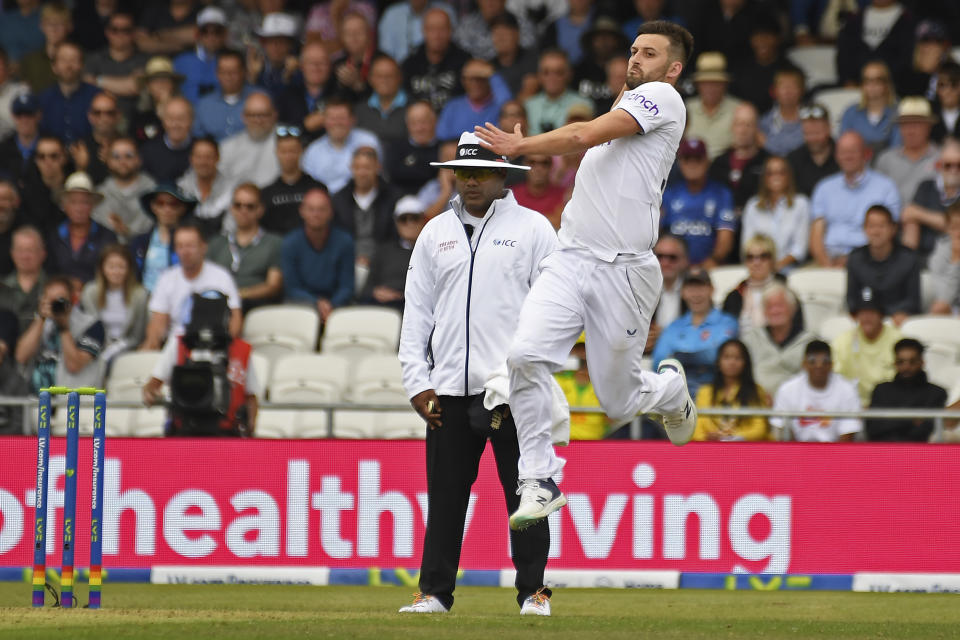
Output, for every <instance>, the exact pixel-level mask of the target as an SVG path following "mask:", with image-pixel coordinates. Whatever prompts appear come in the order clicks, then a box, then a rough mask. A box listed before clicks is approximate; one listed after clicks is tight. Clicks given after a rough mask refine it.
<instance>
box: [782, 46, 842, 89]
mask: <svg viewBox="0 0 960 640" xmlns="http://www.w3.org/2000/svg"><path fill="white" fill-rule="evenodd" d="M787 58H788V59H789V60H790V62H792V63H793V64H795V65H797V66H798V67H800V69H801V70H802V71H803V75H805V76H806V78H807V88H808V89H813V88H815V87H818V86H821V85H831V84H836V83H837V64H836V60H837V48H836V47H835V46H833V45H817V46H813V47H794V48H792V49H790V50H789V51H787Z"/></svg>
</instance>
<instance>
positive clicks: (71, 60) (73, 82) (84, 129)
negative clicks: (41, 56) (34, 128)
mask: <svg viewBox="0 0 960 640" xmlns="http://www.w3.org/2000/svg"><path fill="white" fill-rule="evenodd" d="M53 73H54V75H56V77H57V82H56V84H54V85H53V86H52V87H50V88H49V89H47V90H46V91H44V92H43V93H41V94H40V95H39V96H38V99H39V100H40V111H42V112H43V118H42V119H41V120H40V130H41V131H43V132H44V133H49V134H51V135H55V136H57V137H59V138H60V139H62V140H63V141H65V142H66V143H67V144H70V143H73V142H76V141H77V140H81V139H83V138H84V137H86V136H88V135H90V133H91V131H92V127H91V126H90V120H89V118H88V116H87V113H88V112H89V110H90V104H91V103H92V102H93V97H94V96H95V95H97V94H98V93H100V89H99V88H97V87H96V86H94V85H92V84H89V83H87V82H84V81H83V50H81V49H80V47H78V46H77V45H75V44H73V43H72V42H62V43H60V44H59V45H57V48H56V50H55V51H54V54H53Z"/></svg>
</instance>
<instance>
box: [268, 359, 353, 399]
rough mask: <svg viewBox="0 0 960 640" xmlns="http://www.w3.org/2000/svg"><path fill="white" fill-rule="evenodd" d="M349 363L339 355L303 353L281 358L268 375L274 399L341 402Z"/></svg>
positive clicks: (346, 381) (271, 397)
mask: <svg viewBox="0 0 960 640" xmlns="http://www.w3.org/2000/svg"><path fill="white" fill-rule="evenodd" d="M349 368H350V363H349V362H348V361H347V359H346V358H344V357H342V356H338V355H330V354H319V353H305V354H294V355H287V356H284V357H282V358H280V359H279V360H278V361H277V362H276V364H275V365H274V368H273V374H272V375H271V377H270V385H269V395H270V399H271V400H272V401H273V402H315V403H332V402H341V401H342V400H343V396H344V393H345V391H346V388H347V384H348V383H349V377H348V375H349V374H348V372H349Z"/></svg>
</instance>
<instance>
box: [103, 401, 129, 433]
mask: <svg viewBox="0 0 960 640" xmlns="http://www.w3.org/2000/svg"><path fill="white" fill-rule="evenodd" d="M136 419H137V410H136V409H127V408H119V407H110V406H109V405H108V406H107V412H106V416H105V418H104V421H105V423H106V424H105V425H104V428H105V430H106V432H107V437H108V438H120V437H126V436H129V435H130V428H131V427H132V426H133V423H134V421H136Z"/></svg>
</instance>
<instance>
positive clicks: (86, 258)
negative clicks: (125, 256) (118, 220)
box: [47, 171, 117, 291]
mask: <svg viewBox="0 0 960 640" xmlns="http://www.w3.org/2000/svg"><path fill="white" fill-rule="evenodd" d="M101 200H103V195H101V194H100V192H98V191H97V190H96V189H95V188H94V186H93V181H91V180H90V176H88V175H87V174H85V173H83V172H81V171H78V172H76V173H72V174H70V176H68V177H67V180H66V182H65V183H64V185H63V191H62V192H61V194H60V206H61V208H62V209H63V213H64V214H65V215H66V217H67V219H66V221H65V222H63V223H61V224H60V225H59V226H58V227H57V229H56V232H55V233H53V234H52V235H51V236H50V238H49V239H48V241H47V247H48V252H49V258H50V270H51V271H52V272H53V273H63V274H66V275H68V276H70V278H71V279H73V280H74V285H75V288H76V289H77V290H78V291H79V289H80V287H82V286H83V284H84V283H86V282H89V281H90V280H92V279H93V276H94V274H95V273H96V269H97V260H99V258H100V250H101V249H102V248H103V247H105V246H106V245H108V244H113V243H115V242H116V241H117V236H116V234H115V233H114V232H113V231H110V229H108V228H106V227H104V226H102V225H100V224H97V223H96V222H94V221H93V219H92V218H91V215H92V213H93V208H94V206H96V205H97V204H99V202H100V201H101Z"/></svg>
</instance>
